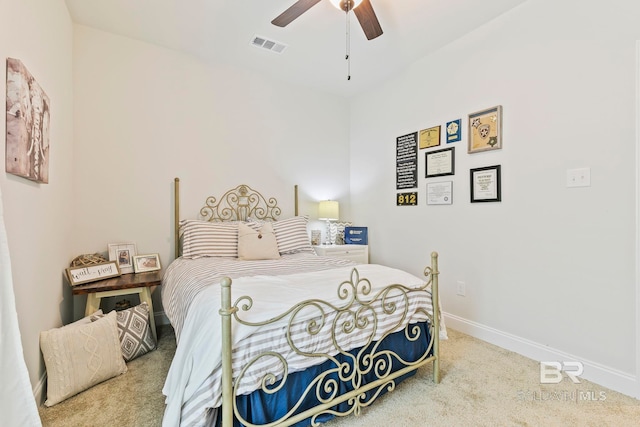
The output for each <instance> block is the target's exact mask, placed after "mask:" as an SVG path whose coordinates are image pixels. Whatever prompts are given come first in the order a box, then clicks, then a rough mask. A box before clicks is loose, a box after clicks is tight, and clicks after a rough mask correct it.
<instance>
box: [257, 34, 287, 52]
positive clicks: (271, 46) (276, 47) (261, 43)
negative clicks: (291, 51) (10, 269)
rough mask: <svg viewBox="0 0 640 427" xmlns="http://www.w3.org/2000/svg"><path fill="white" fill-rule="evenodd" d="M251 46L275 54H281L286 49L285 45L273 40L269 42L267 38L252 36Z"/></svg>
mask: <svg viewBox="0 0 640 427" xmlns="http://www.w3.org/2000/svg"><path fill="white" fill-rule="evenodd" d="M251 44H252V45H253V46H255V47H259V48H262V49H266V50H269V51H271V52H275V53H282V52H284V50H285V49H286V48H287V45H285V44H282V43H280V42H277V41H275V40H269V39H268V38H266V37H262V36H253V39H251Z"/></svg>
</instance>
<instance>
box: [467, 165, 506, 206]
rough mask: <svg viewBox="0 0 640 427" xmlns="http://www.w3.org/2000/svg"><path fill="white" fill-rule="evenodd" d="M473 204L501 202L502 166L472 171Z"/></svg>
mask: <svg viewBox="0 0 640 427" xmlns="http://www.w3.org/2000/svg"><path fill="white" fill-rule="evenodd" d="M469 175H470V178H471V203H478V202H499V201H501V200H502V198H501V194H500V165H495V166H486V167H483V168H476V169H471V170H470V174H469Z"/></svg>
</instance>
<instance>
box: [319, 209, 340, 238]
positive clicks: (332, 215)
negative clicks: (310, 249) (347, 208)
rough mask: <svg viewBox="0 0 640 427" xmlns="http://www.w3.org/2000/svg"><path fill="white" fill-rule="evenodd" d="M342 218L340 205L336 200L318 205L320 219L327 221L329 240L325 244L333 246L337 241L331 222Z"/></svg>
mask: <svg viewBox="0 0 640 427" xmlns="http://www.w3.org/2000/svg"><path fill="white" fill-rule="evenodd" d="M339 217H340V205H339V203H338V202H336V201H335V200H323V201H321V202H320V203H319V205H318V219H319V220H322V221H327V239H326V242H325V244H326V245H332V244H334V242H335V241H336V236H335V234H336V233H337V230H336V231H335V232H332V230H331V221H337V220H338V218H339Z"/></svg>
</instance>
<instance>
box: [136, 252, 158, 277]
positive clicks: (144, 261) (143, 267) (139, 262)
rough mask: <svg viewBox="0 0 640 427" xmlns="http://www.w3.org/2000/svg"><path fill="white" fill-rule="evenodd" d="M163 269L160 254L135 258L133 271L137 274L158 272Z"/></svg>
mask: <svg viewBox="0 0 640 427" xmlns="http://www.w3.org/2000/svg"><path fill="white" fill-rule="evenodd" d="M161 268H162V266H161V265H160V255H158V254H147V255H136V256H134V257H133V270H134V271H135V272H136V273H144V272H147V271H157V270H160V269H161Z"/></svg>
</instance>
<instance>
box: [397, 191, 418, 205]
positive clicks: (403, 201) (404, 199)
mask: <svg viewBox="0 0 640 427" xmlns="http://www.w3.org/2000/svg"><path fill="white" fill-rule="evenodd" d="M396 196H397V198H396V205H397V206H416V205H417V204H418V193H417V192H412V193H398V194H397V195H396Z"/></svg>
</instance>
